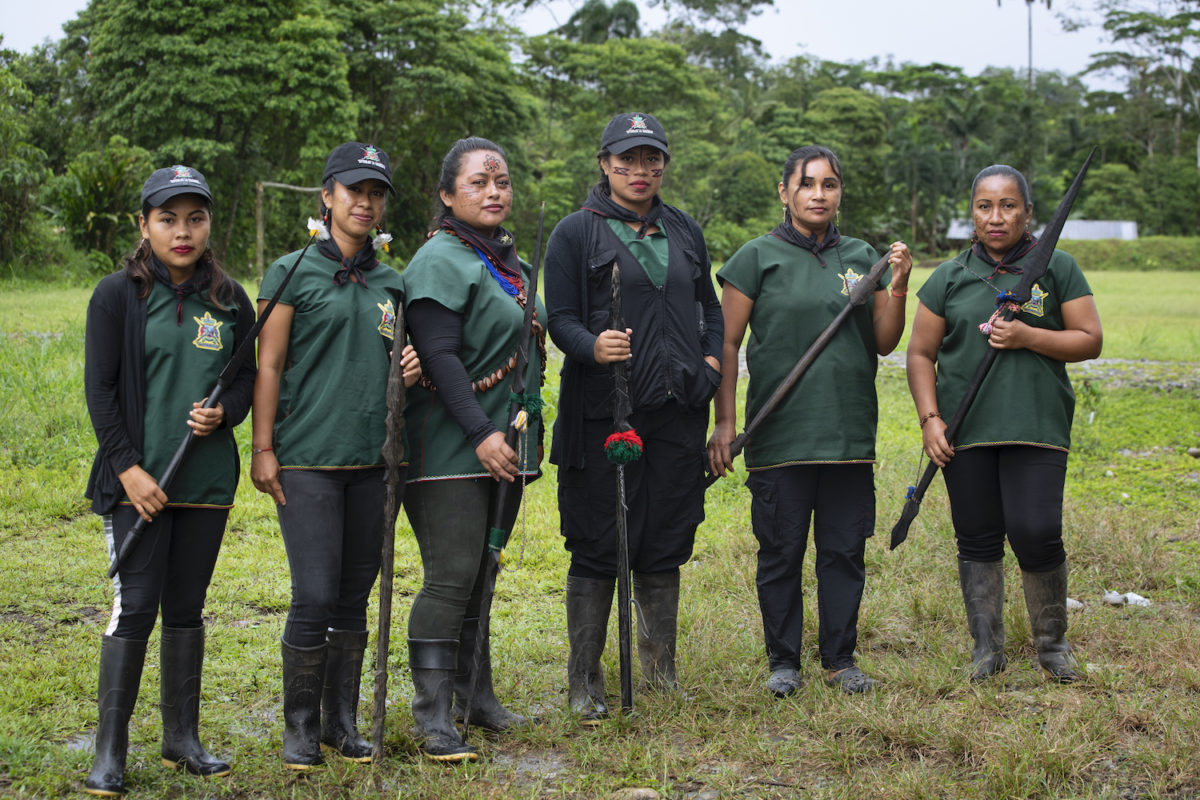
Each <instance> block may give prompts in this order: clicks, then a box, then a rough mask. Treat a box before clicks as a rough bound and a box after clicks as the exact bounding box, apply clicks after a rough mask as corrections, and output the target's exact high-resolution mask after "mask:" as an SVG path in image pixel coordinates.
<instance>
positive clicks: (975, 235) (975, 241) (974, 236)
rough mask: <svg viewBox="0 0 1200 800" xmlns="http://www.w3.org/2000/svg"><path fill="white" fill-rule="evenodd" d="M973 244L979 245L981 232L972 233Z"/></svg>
mask: <svg viewBox="0 0 1200 800" xmlns="http://www.w3.org/2000/svg"><path fill="white" fill-rule="evenodd" d="M971 244H979V231H971Z"/></svg>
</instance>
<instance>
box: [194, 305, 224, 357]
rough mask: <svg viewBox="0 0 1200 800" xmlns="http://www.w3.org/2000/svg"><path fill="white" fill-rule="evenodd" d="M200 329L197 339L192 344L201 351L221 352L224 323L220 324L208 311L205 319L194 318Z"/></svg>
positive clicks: (197, 331)
mask: <svg viewBox="0 0 1200 800" xmlns="http://www.w3.org/2000/svg"><path fill="white" fill-rule="evenodd" d="M192 319H194V320H195V321H196V325H198V326H199V327H198V328H197V329H196V338H195V339H193V340H192V344H194V345H195V346H196V347H198V348H199V349H201V350H220V349H221V326H222V325H224V324H225V323H224V322H219V321H218V320H217V319H216V318H215V317H213V315H212V314H211V313H209V312H207V311H205V312H204V316H203V317H192Z"/></svg>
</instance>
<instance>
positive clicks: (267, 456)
mask: <svg viewBox="0 0 1200 800" xmlns="http://www.w3.org/2000/svg"><path fill="white" fill-rule="evenodd" d="M250 480H252V481H254V488H255V489H258V490H259V491H260V492H262V493H263V494H269V495H271V497H272V498H273V499H274V500H275V503H276V504H277V505H281V506H286V505H287V500H286V499H285V498H284V496H283V485H282V484H280V483H279V459H277V458H276V457H275V451H273V450H262V451H260V452H257V453H255V454H254V455H253V456H252V457H251V460H250Z"/></svg>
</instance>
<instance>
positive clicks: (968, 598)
mask: <svg viewBox="0 0 1200 800" xmlns="http://www.w3.org/2000/svg"><path fill="white" fill-rule="evenodd" d="M958 582H959V584H960V585H961V586H962V596H963V605H964V606H965V607H966V609H967V630H968V631H970V632H971V638H972V639H974V640H975V646H974V647H973V648H972V649H971V682H972V683H979V682H980V681H983V680H986V679H987V678H989V677H991V676H992V675H995V674H996V673H997V672H999V671H1000V670H1002V669H1004V668H1005V667H1006V666H1008V660H1007V659H1006V658H1005V657H1004V562H1003V561H963V560H961V559H960V560H959V562H958Z"/></svg>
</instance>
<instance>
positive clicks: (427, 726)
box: [408, 639, 479, 763]
mask: <svg viewBox="0 0 1200 800" xmlns="http://www.w3.org/2000/svg"><path fill="white" fill-rule="evenodd" d="M457 660H458V641H457V640H455V639H409V640H408V665H409V668H410V669H411V670H412V677H413V689H414V693H413V701H412V715H413V722H414V723H415V724H416V734H417V738H418V739H419V740H420V742H419V745H418V746H419V747H420V748H421V753H422V754H423V755H424V756H425V757H426V758H428V759H431V760H433V761H444V762H447V763H452V762H458V761H474V760H475V759H477V758H478V757H479V756H478V755H477V754H476V752H475V748H474V747H471V746H470V745H469V744H467V743H466V742H464V741H463V738H462V736H461V735H460V734H459V732H458V728H456V727H455V726H454V718H453V717H451V716H450V706H451V704H452V703H453V702H454V673H455V670H456V668H457V666H458V664H457Z"/></svg>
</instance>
